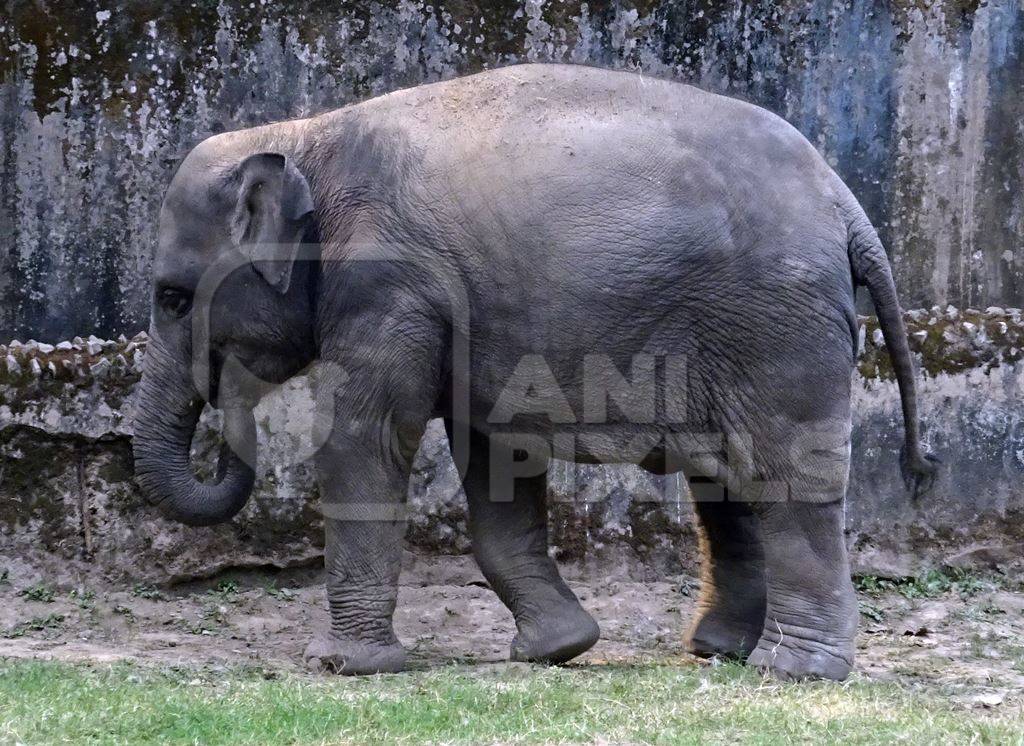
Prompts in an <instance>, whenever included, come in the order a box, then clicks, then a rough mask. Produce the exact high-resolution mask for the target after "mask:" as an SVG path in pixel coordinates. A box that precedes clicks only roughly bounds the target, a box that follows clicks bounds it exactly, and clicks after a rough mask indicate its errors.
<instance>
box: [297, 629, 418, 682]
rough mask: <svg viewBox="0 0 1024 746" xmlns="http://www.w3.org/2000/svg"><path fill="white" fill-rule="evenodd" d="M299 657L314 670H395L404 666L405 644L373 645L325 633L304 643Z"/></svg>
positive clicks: (381, 671)
mask: <svg viewBox="0 0 1024 746" xmlns="http://www.w3.org/2000/svg"><path fill="white" fill-rule="evenodd" d="M302 660H303V661H304V662H305V664H306V665H307V666H308V667H309V668H311V669H312V670H314V671H317V672H328V673H340V674H346V675H350V676H358V675H360V674H369V673H395V672H397V671H401V670H402V669H403V668H405V648H403V647H402V645H401V643H398V642H394V643H391V644H385V645H376V644H370V643H365V642H357V641H355V640H339V639H337V638H334V637H324V638H320V639H317V640H313V641H312V642H311V643H309V645H308V646H306V652H305V653H303V654H302Z"/></svg>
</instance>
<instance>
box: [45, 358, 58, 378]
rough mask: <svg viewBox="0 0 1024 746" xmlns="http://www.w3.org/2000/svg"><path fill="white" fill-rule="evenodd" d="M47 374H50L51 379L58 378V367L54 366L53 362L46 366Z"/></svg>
mask: <svg viewBox="0 0 1024 746" xmlns="http://www.w3.org/2000/svg"><path fill="white" fill-rule="evenodd" d="M46 372H47V373H49V374H50V378H56V377H57V366H56V365H54V364H53V361H52V360H51V361H50V362H48V363H47V364H46Z"/></svg>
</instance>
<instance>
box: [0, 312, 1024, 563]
mask: <svg viewBox="0 0 1024 746" xmlns="http://www.w3.org/2000/svg"><path fill="white" fill-rule="evenodd" d="M907 322H908V325H909V327H910V332H911V341H912V346H913V348H914V350H915V351H916V354H917V356H918V362H919V366H920V369H921V399H920V400H921V407H922V411H923V412H924V426H925V431H926V433H927V438H928V440H929V441H930V444H931V446H932V448H933V449H934V450H935V451H936V453H938V454H939V455H940V456H941V457H942V458H943V459H944V462H945V463H944V465H943V469H942V471H941V473H940V477H939V479H938V482H937V484H936V485H935V488H934V491H933V492H932V493H931V494H930V495H928V496H927V497H926V498H924V499H920V500H918V501H914V500H912V499H911V497H910V495H909V494H908V493H907V490H906V489H905V487H904V485H903V484H902V482H901V480H900V477H899V470H898V467H897V454H898V450H899V446H900V444H901V443H902V437H903V436H902V434H903V429H902V420H901V414H900V412H901V410H900V405H899V396H898V391H897V389H896V386H895V383H894V382H893V381H892V369H891V367H890V364H889V360H888V357H887V355H886V353H885V350H884V348H883V347H881V346H880V341H879V340H878V336H879V335H878V334H876V332H877V324H876V322H875V321H874V319H867V320H866V322H865V323H864V324H863V327H862V328H863V332H862V340H863V343H862V344H863V351H862V354H861V357H860V362H859V366H858V374H857V375H856V376H855V379H854V389H853V390H854V406H855V418H854V434H853V454H854V457H853V465H852V478H851V486H850V491H849V496H848V500H847V538H848V543H849V546H850V548H851V550H852V557H853V564H854V568H855V569H856V570H858V571H861V572H868V573H881V574H885V575H897V576H900V575H907V574H913V573H915V572H918V571H921V570H922V569H924V568H931V567H936V566H941V565H945V564H955V565H964V566H968V567H991V566H999V565H1008V564H1010V563H1013V562H1015V561H1019V559H1020V557H1021V556H1024V490H1021V489H1020V485H1021V483H1022V481H1024V411H1022V409H1021V407H1020V401H1021V400H1022V397H1024V360H1022V358H1024V320H1022V318H1021V313H1020V311H1019V310H1017V311H1009V310H1007V311H1003V310H1000V309H991V310H989V311H987V312H978V311H972V312H969V313H964V314H961V313H960V312H958V311H955V310H953V309H949V310H939V309H935V310H934V311H932V312H927V313H925V312H911V313H909V314H908V316H907ZM144 353H145V340H144V339H143V338H141V337H140V338H138V339H135V340H131V341H129V340H121V341H108V342H103V341H100V340H82V339H78V340H72V341H71V342H69V343H66V344H63V345H59V346H57V347H55V348H53V349H51V348H50V347H49V346H45V345H44V346H42V347H40V346H38V345H29V346H16V347H12V348H10V349H5V348H2V347H0V558H3V562H2V563H0V571H2V570H4V569H12V570H17V571H18V574H19V575H20V576H23V577H33V576H34V575H40V574H45V575H46V577H47V578H48V580H50V581H63V580H68V581H72V580H74V579H75V578H79V577H81V576H82V575H89V576H92V577H94V578H96V579H102V578H106V579H110V580H118V581H125V580H136V581H137V580H150V581H157V582H167V581H171V580H175V579H178V580H184V579H189V578H193V577H197V576H205V575H211V574H214V573H216V572H218V571H221V570H224V569H227V568H238V567H262V566H277V567H288V566H295V565H304V564H308V563H311V562H318V561H319V559H320V557H321V552H322V542H323V532H322V526H321V524H320V517H319V512H318V510H317V501H318V494H317V490H316V487H315V483H314V481H313V479H312V474H311V473H310V469H309V466H308V464H307V463H302V462H301V458H302V457H303V456H304V455H305V454H307V453H309V451H310V432H311V419H312V416H311V407H312V399H311V397H310V394H309V392H308V388H307V387H306V386H305V384H304V383H303V381H302V380H301V379H296V380H294V381H292V382H290V383H289V384H288V385H287V386H286V387H285V388H284V389H283V390H282V391H280V392H278V393H277V394H275V395H274V396H272V397H271V398H270V399H268V400H266V401H264V402H263V403H262V404H261V405H260V407H259V409H258V410H257V421H258V424H259V427H258V432H259V433H260V448H259V450H260V465H259V469H258V472H257V473H258V480H257V486H256V490H255V492H254V495H253V498H252V499H251V500H250V502H249V504H248V506H247V507H246V508H245V509H244V510H243V511H242V513H241V514H240V515H239V516H238V517H237V518H236V519H234V520H233V521H232V522H231V523H228V524H225V525H221V526H216V527H212V528H202V529H194V528H189V527H185V526H181V525H179V524H175V523H171V522H169V521H167V520H164V519H163V518H162V517H160V516H159V514H158V513H157V512H156V511H155V510H154V509H153V508H151V507H149V506H147V505H145V504H144V502H143V501H142V499H141V497H140V495H139V494H138V490H137V488H136V486H135V484H134V482H133V479H132V459H131V441H130V435H131V427H130V422H131V413H132V409H133V402H134V396H135V388H136V384H137V382H138V378H139V370H140V369H141V364H142V360H143V357H144ZM303 412H308V413H310V414H309V415H308V416H303V414H302V413H303ZM216 426H217V422H216V417H213V418H211V419H210V420H209V421H208V422H207V424H206V425H204V426H203V427H202V428H201V430H200V432H199V435H198V437H197V440H196V443H195V446H196V447H195V452H196V455H195V459H196V461H197V463H198V464H199V465H200V473H201V474H207V475H209V474H211V473H212V471H213V469H212V462H211V456H212V454H213V453H214V452H215V451H216V446H217V436H216ZM549 503H550V507H551V517H552V524H551V527H552V531H551V539H552V545H553V547H554V550H555V553H556V556H557V558H558V559H559V560H560V561H562V562H566V563H577V564H580V565H583V566H584V567H585V568H586V567H589V568H591V569H599V570H600V571H601V572H607V571H610V569H611V568H614V571H615V572H619V573H629V574H633V575H640V576H649V577H658V576H663V575H664V574H665V573H669V572H679V571H680V570H692V569H694V568H695V562H694V557H695V552H696V541H695V536H694V529H693V511H692V503H691V502H690V497H689V492H688V490H687V487H686V484H685V483H684V482H683V481H682V480H681V479H679V478H678V477H677V476H669V477H653V476H651V475H649V474H646V473H645V472H642V471H640V470H639V469H637V468H634V467H629V468H626V467H622V466H579V467H576V466H573V465H571V464H566V463H557V462H556V463H555V465H554V467H553V469H552V471H551V472H550V473H549ZM409 505H410V519H409V524H408V534H407V538H408V544H409V546H410V547H411V548H412V549H413V550H416V551H418V552H421V553H423V552H444V553H460V552H465V551H467V550H468V548H469V539H468V536H467V532H466V516H465V498H464V496H463V495H462V494H461V490H460V488H459V486H458V478H457V475H456V472H455V469H454V466H453V464H452V462H451V457H450V455H449V453H448V447H447V442H446V439H445V437H444V431H443V428H442V427H441V426H440V423H439V422H435V423H432V427H431V429H430V430H429V432H428V434H427V436H426V437H425V439H424V441H423V443H422V445H421V448H420V452H419V454H418V456H417V458H416V461H415V467H414V473H413V476H412V479H411V483H410V488H409Z"/></svg>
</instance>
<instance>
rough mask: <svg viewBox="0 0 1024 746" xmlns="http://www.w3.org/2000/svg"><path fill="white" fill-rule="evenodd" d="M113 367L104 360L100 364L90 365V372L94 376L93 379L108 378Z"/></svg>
mask: <svg viewBox="0 0 1024 746" xmlns="http://www.w3.org/2000/svg"><path fill="white" fill-rule="evenodd" d="M112 367H113V366H112V365H111V364H110V361H109V360H107V359H106V358H103V359H102V360H100V361H99V362H96V363H93V364H92V365H90V366H89V372H90V373H91V374H92V376H93V378H106V377H107V375H108V374H109V373H110V369H111V368H112Z"/></svg>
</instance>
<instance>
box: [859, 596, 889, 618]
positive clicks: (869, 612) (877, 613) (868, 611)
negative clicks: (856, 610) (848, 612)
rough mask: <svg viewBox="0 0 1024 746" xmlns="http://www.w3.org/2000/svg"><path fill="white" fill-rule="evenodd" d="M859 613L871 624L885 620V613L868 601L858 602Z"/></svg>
mask: <svg viewBox="0 0 1024 746" xmlns="http://www.w3.org/2000/svg"><path fill="white" fill-rule="evenodd" d="M860 613H861V616H863V617H864V618H865V619H870V620H871V621H873V622H880V621H882V620H883V619H885V612H884V611H883V610H882V609H881V607H879V606H877V605H875V604H873V603H871V602H870V601H864V600H861V601H860Z"/></svg>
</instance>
